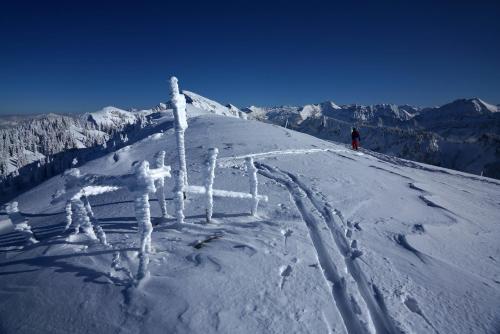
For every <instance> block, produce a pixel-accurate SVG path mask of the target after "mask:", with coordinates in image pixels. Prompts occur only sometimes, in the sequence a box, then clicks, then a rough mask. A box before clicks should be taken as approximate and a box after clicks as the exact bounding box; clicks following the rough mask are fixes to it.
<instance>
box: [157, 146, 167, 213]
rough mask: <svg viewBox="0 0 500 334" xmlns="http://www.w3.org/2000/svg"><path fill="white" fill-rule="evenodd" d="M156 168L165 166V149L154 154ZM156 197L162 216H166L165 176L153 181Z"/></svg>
mask: <svg viewBox="0 0 500 334" xmlns="http://www.w3.org/2000/svg"><path fill="white" fill-rule="evenodd" d="M155 158H156V159H155V164H156V166H155V167H156V168H163V166H165V151H160V152H158V153H157V154H156V156H155ZM155 187H156V198H157V199H158V203H159V204H160V209H161V216H162V218H168V213H167V201H166V200H165V178H163V177H162V178H159V179H157V180H156V181H155Z"/></svg>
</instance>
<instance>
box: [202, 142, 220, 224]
mask: <svg viewBox="0 0 500 334" xmlns="http://www.w3.org/2000/svg"><path fill="white" fill-rule="evenodd" d="M217 154H219V150H218V149H217V148H215V147H214V148H211V149H209V150H208V159H207V161H206V166H205V167H206V171H205V173H206V175H205V185H204V186H205V193H206V206H207V207H206V218H207V223H210V221H211V220H212V214H213V211H214V196H213V195H214V194H213V187H214V179H215V162H216V160H217Z"/></svg>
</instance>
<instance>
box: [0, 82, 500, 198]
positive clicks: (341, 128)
mask: <svg viewBox="0 0 500 334" xmlns="http://www.w3.org/2000/svg"><path fill="white" fill-rule="evenodd" d="M183 93H184V95H185V96H186V100H187V103H188V113H189V112H190V110H192V111H193V112H195V110H200V109H201V110H204V111H207V112H211V113H215V114H220V115H225V116H232V117H240V118H245V119H246V118H248V119H255V120H259V121H264V122H268V123H273V124H276V125H279V126H283V127H286V128H289V129H293V130H296V131H300V132H304V133H308V134H310V135H313V136H317V137H319V138H322V139H327V140H332V141H336V142H343V143H346V144H348V143H349V142H350V131H351V128H352V127H353V126H355V127H357V128H359V130H360V132H361V146H362V147H364V148H367V149H370V150H374V151H377V152H380V153H386V154H390V155H394V156H397V157H400V158H404V159H409V160H415V161H419V162H424V163H429V164H433V165H437V166H442V167H447V168H452V169H457V170H461V171H465V172H469V173H474V174H478V175H481V174H482V175H484V176H489V177H493V178H499V179H500V112H499V109H500V108H499V106H497V105H492V104H489V103H486V102H484V101H482V100H481V99H478V98H472V99H460V100H456V101H453V102H451V103H449V104H446V105H443V106H441V107H434V108H415V107H412V106H409V105H402V106H397V105H393V104H377V105H369V106H364V105H357V104H350V105H337V104H335V103H334V102H331V101H328V102H323V103H319V104H309V105H305V106H280V107H256V106H251V107H247V108H242V109H240V108H238V107H236V106H234V105H232V104H228V105H222V104H221V103H218V102H216V101H213V100H210V99H208V98H205V97H203V96H201V95H198V94H195V93H193V92H189V91H183ZM165 112H171V106H170V103H169V102H167V103H160V104H159V105H158V106H156V107H154V108H151V109H147V110H140V111H126V110H122V109H118V108H115V107H106V108H104V109H102V110H100V111H97V112H92V113H86V114H80V115H56V114H47V115H36V116H8V117H1V118H0V190H1V191H2V194H3V196H2V197H1V198H0V201H2V200H5V199H6V198H8V197H10V196H11V195H12V194H15V193H18V192H19V191H22V190H23V189H24V188H25V187H26V186H28V185H30V186H32V185H33V184H37V183H39V182H41V181H43V180H44V179H46V178H48V177H50V176H53V175H56V174H58V173H60V172H62V171H64V170H65V169H67V168H69V167H71V166H72V165H74V164H75V163H76V164H78V162H84V161H87V160H90V159H93V158H95V157H98V156H101V155H103V154H106V153H108V152H109V151H111V150H115V149H118V148H120V147H123V146H125V145H129V144H130V143H132V142H134V141H136V140H139V139H141V138H143V137H144V136H146V135H147V134H148V133H149V132H150V131H154V127H147V125H149V124H151V123H152V122H154V119H155V117H157V116H158V115H159V114H161V113H165ZM144 128H151V129H150V130H147V129H146V130H144Z"/></svg>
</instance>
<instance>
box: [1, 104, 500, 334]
mask: <svg viewBox="0 0 500 334" xmlns="http://www.w3.org/2000/svg"><path fill="white" fill-rule="evenodd" d="M188 114H189V115H190V119H189V128H188V129H187V130H186V133H185V136H186V159H187V169H188V173H189V184H190V186H191V185H193V186H196V185H199V186H202V185H203V184H204V183H203V181H204V178H205V177H206V176H205V174H206V172H205V168H206V164H205V159H206V155H207V153H208V150H209V149H210V148H215V147H216V148H218V150H219V154H218V159H217V168H216V170H215V179H214V184H213V187H214V189H219V190H228V191H238V192H248V191H249V178H248V175H247V174H246V173H247V171H246V168H245V158H249V157H252V158H253V159H254V161H255V165H256V167H257V170H258V173H259V174H258V182H259V189H258V192H259V194H261V195H267V196H268V198H269V201H268V202H263V201H261V202H260V203H259V206H258V210H257V215H256V216H252V215H251V210H252V206H253V201H252V199H251V198H249V199H243V198H217V197H216V198H215V199H214V212H213V219H212V223H211V224H205V217H206V216H205V201H206V198H205V197H203V196H196V195H190V196H188V198H187V200H186V201H185V206H186V217H185V222H186V223H185V224H184V225H182V226H179V225H177V224H175V222H176V220H175V218H168V219H167V220H165V219H164V218H162V212H161V210H160V206H159V204H158V202H157V200H156V196H155V195H154V194H150V198H151V199H150V206H151V210H152V212H151V215H152V222H153V224H154V231H153V233H152V252H153V254H151V255H150V258H149V260H150V263H149V272H150V275H149V277H147V278H146V279H144V280H143V282H142V283H141V285H139V286H137V287H136V286H135V285H133V284H132V281H133V276H134V275H135V273H136V272H137V269H138V266H139V258H138V251H139V247H140V238H139V236H138V231H137V222H136V217H135V215H134V194H133V193H131V192H129V191H128V190H125V189H121V190H118V191H115V192H112V193H105V194H101V195H97V196H93V197H91V198H90V202H91V204H92V210H93V213H94V215H95V218H96V219H98V220H99V225H100V226H101V227H102V228H103V230H104V231H105V233H106V236H107V242H108V243H109V245H111V246H110V247H106V246H104V245H102V244H101V243H98V242H95V241H93V240H90V239H89V238H87V237H86V236H85V235H84V234H82V233H80V234H79V235H78V237H76V238H70V239H68V233H70V231H68V232H64V227H65V225H66V210H65V203H64V202H58V203H56V204H53V205H51V204H50V203H51V201H52V198H51V196H52V195H53V194H54V193H56V192H57V191H58V190H60V189H61V188H62V187H63V186H64V179H63V178H62V177H60V176H56V177H54V178H52V179H50V180H48V181H46V182H44V183H43V184H41V185H39V186H37V187H36V188H34V189H32V190H30V191H28V192H26V193H24V194H23V195H21V196H19V197H18V198H17V199H16V201H18V203H19V213H20V214H21V215H22V216H23V217H24V218H25V219H28V220H29V224H30V225H31V227H32V230H33V232H34V233H35V236H36V238H37V239H38V240H39V243H37V244H34V245H26V246H25V242H24V239H23V237H22V236H21V235H20V234H18V233H17V232H14V231H9V230H8V229H9V228H11V223H10V220H9V218H8V215H7V214H6V212H2V215H1V216H0V221H1V223H0V229H1V228H2V227H4V229H3V230H2V232H3V234H1V235H0V247H1V253H0V293H1V298H0V332H1V333H215V332H218V333H286V332H289V333H364V332H376V333H388V332H389V333H390V332H393V333H399V332H405V333H497V332H498V330H499V329H500V266H499V265H498V263H499V262H500V243H499V242H498V240H500V225H499V224H498V222H499V221H500V210H499V206H500V201H499V199H500V181H497V180H493V179H489V178H483V177H479V176H474V175H470V174H466V173H461V172H457V171H452V170H448V169H443V168H438V167H433V166H429V165H425V164H419V163H414V162H410V161H406V160H401V159H397V158H393V157H389V156H385V155H382V154H375V153H373V152H370V151H365V150H363V151H360V152H354V151H351V150H350V149H348V148H347V147H345V146H344V145H339V144H335V143H331V142H327V141H323V140H320V139H317V138H314V137H312V136H309V135H306V134H302V133H298V132H294V131H291V130H287V129H284V128H281V127H278V126H275V125H270V124H265V123H261V122H257V121H251V120H248V121H247V120H242V119H239V118H236V117H225V116H220V115H214V114H210V113H206V112H204V111H201V110H199V109H197V108H195V107H194V106H188ZM156 122H157V123H165V124H169V125H170V124H171V123H172V122H171V113H170V112H167V113H165V116H164V117H163V118H160V119H157V120H156ZM158 128H159V129H161V128H162V127H161V126H158ZM175 142H176V141H175V133H174V130H173V129H167V127H165V131H164V132H159V133H156V134H153V135H151V136H149V137H148V138H146V139H144V140H141V141H138V142H136V143H134V144H132V145H129V146H126V147H124V148H122V149H120V150H118V151H117V152H113V153H110V154H109V155H107V156H104V157H102V158H99V159H96V160H94V161H91V162H88V163H86V164H84V165H82V166H79V169H80V171H81V172H82V173H96V174H104V175H122V174H128V173H131V172H132V171H133V168H134V167H133V166H132V165H133V164H134V165H135V164H137V163H138V162H140V161H142V160H147V161H149V162H150V164H153V165H154V163H155V161H156V158H155V155H156V154H157V153H158V152H159V151H162V150H164V151H166V156H165V165H171V166H172V168H173V170H176V169H177V168H178V166H177V161H178V160H177V156H176V153H175V152H176V146H175V145H176V144H175ZM174 183H175V180H174V178H170V179H168V178H167V179H165V191H166V200H167V206H168V209H167V211H168V212H169V213H175V212H176V211H175V209H174V203H173V196H174V193H173V190H174V186H175V184H174ZM9 224H10V225H9Z"/></svg>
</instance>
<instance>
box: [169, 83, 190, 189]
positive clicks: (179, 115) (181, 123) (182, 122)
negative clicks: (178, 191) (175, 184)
mask: <svg viewBox="0 0 500 334" xmlns="http://www.w3.org/2000/svg"><path fill="white" fill-rule="evenodd" d="M170 99H171V101H172V104H173V105H174V118H175V138H176V140H177V153H178V156H179V170H181V171H182V173H179V175H181V174H182V175H183V178H184V179H183V182H184V185H185V186H187V185H188V180H187V167H186V149H185V147H184V132H185V131H186V129H187V127H188V123H187V119H186V98H185V97H184V95H183V94H180V92H179V84H178V80H177V78H176V77H171V78H170Z"/></svg>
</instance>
